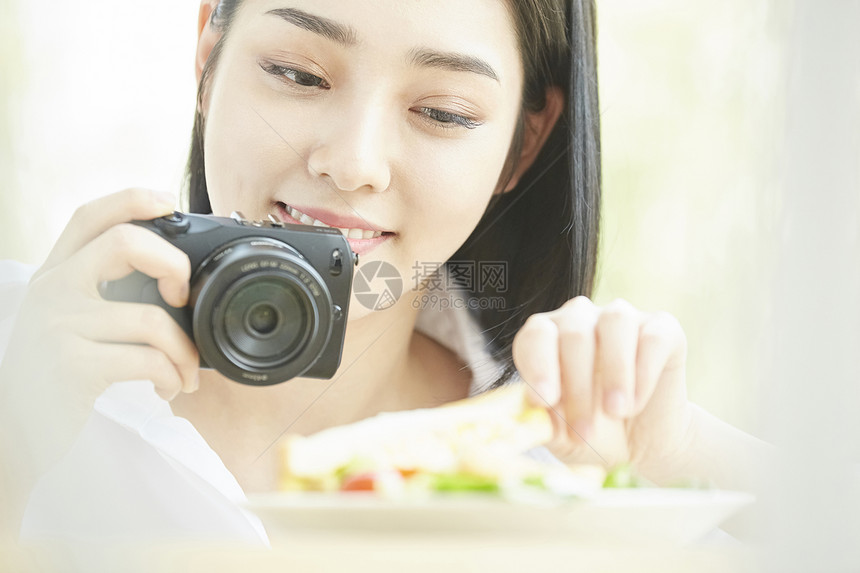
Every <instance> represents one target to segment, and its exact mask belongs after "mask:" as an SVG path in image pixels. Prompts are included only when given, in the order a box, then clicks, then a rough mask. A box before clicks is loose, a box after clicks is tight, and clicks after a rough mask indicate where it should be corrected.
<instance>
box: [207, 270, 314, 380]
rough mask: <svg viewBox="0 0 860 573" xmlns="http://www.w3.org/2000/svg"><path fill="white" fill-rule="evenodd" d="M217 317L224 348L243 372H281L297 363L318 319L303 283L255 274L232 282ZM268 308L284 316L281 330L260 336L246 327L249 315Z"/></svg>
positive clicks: (279, 275) (217, 332)
mask: <svg viewBox="0 0 860 573" xmlns="http://www.w3.org/2000/svg"><path fill="white" fill-rule="evenodd" d="M222 301H223V302H222V304H220V305H219V307H218V309H217V310H216V312H215V316H214V321H213V323H214V325H215V327H216V330H215V340H216V341H217V343H218V347H219V348H220V350H221V351H222V352H223V353H224V354H225V355H227V356H228V358H230V360H231V361H232V362H234V363H235V364H237V365H242V367H244V368H256V369H270V368H277V367H278V366H280V365H282V364H286V363H287V362H289V361H290V360H293V359H295V357H296V356H298V355H299V354H300V353H301V352H302V350H303V349H304V348H305V346H307V343H308V342H309V341H310V339H311V337H313V335H314V332H315V327H314V325H315V322H316V317H317V315H318V313H317V310H316V308H315V305H314V304H313V301H312V300H311V294H310V293H309V292H308V289H307V288H306V287H305V285H304V284H302V283H301V281H298V280H296V278H295V277H294V276H292V275H289V274H284V273H277V274H274V273H252V274H249V275H247V276H244V277H242V278H241V279H239V280H237V281H236V282H235V283H233V284H232V285H231V286H230V287H229V288H228V289H227V290H226V291H225V292H224V295H223V297H222ZM261 306H263V307H265V306H269V307H271V308H272V309H273V310H274V314H275V316H278V315H280V316H283V317H285V319H284V320H282V321H279V328H277V329H275V330H273V331H272V332H271V333H269V334H268V335H263V336H260V335H259V334H258V333H256V332H254V331H253V329H251V328H248V326H249V325H248V315H249V314H250V312H251V310H252V309H253V308H256V307H261Z"/></svg>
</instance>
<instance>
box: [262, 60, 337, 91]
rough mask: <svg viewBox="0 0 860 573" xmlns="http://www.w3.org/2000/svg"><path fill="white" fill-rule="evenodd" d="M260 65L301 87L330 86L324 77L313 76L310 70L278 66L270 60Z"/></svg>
mask: <svg viewBox="0 0 860 573" xmlns="http://www.w3.org/2000/svg"><path fill="white" fill-rule="evenodd" d="M260 66H261V67H262V68H263V70H265V71H266V72H267V73H270V74H272V75H273V76H278V77H281V78H285V79H287V80H289V81H291V82H292V83H294V84H296V85H299V86H302V87H308V88H320V89H326V90H327V89H329V88H330V87H331V86H329V85H328V82H326V81H325V80H324V79H322V78H321V77H319V76H315V75H314V74H312V73H310V72H305V71H303V70H297V69H295V68H290V67H287V66H279V65H278V64H273V63H271V62H266V63H261V64H260Z"/></svg>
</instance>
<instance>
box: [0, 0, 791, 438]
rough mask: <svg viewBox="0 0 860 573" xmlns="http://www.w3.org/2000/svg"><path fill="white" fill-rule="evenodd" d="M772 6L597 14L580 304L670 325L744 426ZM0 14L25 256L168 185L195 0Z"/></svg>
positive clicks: (776, 48)
mask: <svg viewBox="0 0 860 573" xmlns="http://www.w3.org/2000/svg"><path fill="white" fill-rule="evenodd" d="M787 6H788V4H787V3H776V2H770V1H767V0H743V1H742V0H699V1H697V2H689V1H686V0H612V1H599V2H598V18H599V59H600V82H601V108H602V121H603V168H604V194H605V195H604V197H605V202H604V211H603V212H604V221H603V238H602V244H601V259H600V270H599V275H598V283H597V290H596V295H595V299H596V300H597V302H598V303H601V304H602V303H606V302H608V301H610V300H612V299H614V298H616V297H622V298H625V299H627V300H629V301H630V302H632V303H633V304H634V305H636V306H637V307H639V308H641V309H644V310H653V311H656V310H665V311H668V312H670V313H672V314H674V315H675V316H677V317H678V318H679V320H680V321H681V323H682V324H683V326H684V328H685V331H686V333H687V337H688V341H689V368H688V384H689V392H690V395H691V397H692V399H693V400H694V401H696V402H698V403H700V404H701V405H703V406H704V407H705V408H707V409H708V410H710V411H712V412H714V413H715V414H717V415H719V416H720V417H722V418H724V419H726V420H727V421H729V422H731V423H733V424H735V425H737V426H739V427H741V428H743V429H745V430H748V431H751V432H754V433H755V432H756V431H757V430H758V420H757V416H756V403H757V398H758V393H759V391H760V380H761V378H762V376H763V375H764V372H763V366H762V365H763V364H764V363H765V362H766V360H765V359H766V358H767V356H768V353H769V352H770V351H771V350H770V347H769V343H768V340H767V337H766V336H765V335H766V333H767V332H768V330H767V327H768V325H769V324H770V320H771V314H770V313H771V309H770V306H769V296H768V294H769V292H770V291H769V287H770V281H771V275H772V272H773V268H772V266H773V265H772V261H773V253H774V248H775V244H774V241H775V238H774V233H775V221H776V213H777V210H778V207H779V205H778V202H779V201H778V193H777V192H776V188H777V184H776V181H777V179H776V176H775V174H776V173H777V169H778V165H776V162H777V158H776V154H775V153H774V152H773V148H774V143H775V142H776V141H777V140H778V138H779V135H780V129H781V126H782V125H783V123H782V115H781V109H782V106H783V97H784V95H783V94H784V85H783V84H784V82H785V80H784V73H783V72H782V67H783V52H784V49H783V37H784V32H785V30H786V27H787V22H788V21H789V19H790V14H789V13H788V8H787ZM166 14H170V17H169V18H168V17H165V15H166ZM0 16H2V17H0V26H2V28H0V82H2V83H0V111H2V113H0V187H2V195H0V258H14V259H18V260H22V261H26V262H30V263H34V264H38V263H39V262H40V261H41V260H43V259H44V257H45V256H46V255H47V253H48V251H49V250H50V246H51V245H52V244H53V242H54V240H55V239H56V237H57V236H58V235H59V233H60V231H61V230H62V228H63V226H64V225H65V223H66V221H67V220H68V217H69V216H70V215H71V212H72V211H73V210H74V208H75V207H77V206H78V205H80V204H81V203H83V202H86V201H88V200H91V199H93V198H95V197H98V196H101V195H104V194H106V193H109V192H112V191H115V190H119V189H122V188H125V187H128V186H131V185H135V186H143V187H151V188H156V189H166V190H173V191H177V190H178V189H179V186H180V184H181V181H182V169H183V165H184V161H185V156H186V155H185V154H186V148H187V143H188V140H189V135H190V126H191V119H192V113H193V109H194V108H193V106H194V90H195V86H194V77H193V55H194V46H195V41H196V37H195V31H196V23H197V2H194V1H193V0H184V1H182V2H176V0H153V1H152V2H148V3H147V6H146V9H145V10H142V9H140V6H139V5H135V4H132V3H122V2H113V1H111V0H91V1H90V2H87V3H66V2H63V3H53V4H52V6H51V9H50V10H47V9H46V8H45V7H44V6H40V5H37V4H36V3H25V2H24V1H23V0H0ZM106 48H108V49H106Z"/></svg>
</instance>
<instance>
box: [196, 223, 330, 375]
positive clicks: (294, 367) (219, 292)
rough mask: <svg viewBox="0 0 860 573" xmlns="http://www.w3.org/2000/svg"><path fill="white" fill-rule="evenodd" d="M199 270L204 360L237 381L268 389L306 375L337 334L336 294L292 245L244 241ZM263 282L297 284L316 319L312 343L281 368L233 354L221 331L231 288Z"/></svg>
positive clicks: (198, 322)
mask: <svg viewBox="0 0 860 573" xmlns="http://www.w3.org/2000/svg"><path fill="white" fill-rule="evenodd" d="M198 269H199V270H198V272H197V273H195V276H194V278H193V279H192V289H191V291H192V297H193V301H194V302H193V304H192V306H193V309H194V310H193V316H192V325H193V331H194V338H195V341H196V342H197V347H198V350H199V351H200V356H201V361H203V362H204V363H205V364H207V365H208V366H210V367H212V368H215V369H217V370H218V371H219V372H221V373H222V374H224V375H225V376H227V377H229V378H231V379H233V380H236V381H237V382H242V383H244V384H252V385H259V386H265V385H270V384H277V383H280V382H283V381H284V380H289V379H290V378H293V377H296V376H301V375H302V373H304V372H305V371H306V370H308V369H309V368H311V367H312V366H313V365H314V363H315V362H316V360H317V359H318V358H319V357H320V355H321V354H322V352H323V351H324V350H325V348H326V345H327V344H328V341H329V338H330V337H331V335H332V330H333V315H332V304H333V303H332V298H331V293H330V292H329V290H328V288H327V286H326V283H325V281H323V279H322V278H321V277H320V275H319V273H318V272H317V271H316V269H315V268H314V267H313V266H312V265H311V264H310V263H309V262H308V261H306V260H305V259H304V258H303V257H302V256H301V255H300V254H299V253H298V252H296V251H295V250H294V249H293V248H292V247H290V246H289V245H286V244H285V243H282V242H280V241H276V240H274V239H263V238H260V237H251V238H243V239H238V240H236V241H232V242H230V243H228V244H226V245H224V246H222V247H220V248H219V249H217V250H215V251H213V252H212V254H211V255H210V256H209V257H208V258H207V259H206V261H204V262H203V263H201V264H200V266H199V267H198ZM263 277H269V278H273V277H274V278H275V280H289V281H291V282H292V283H293V284H294V285H295V286H296V287H297V292H298V291H301V292H303V293H304V295H303V296H302V297H301V298H303V299H305V300H306V301H307V304H308V309H309V310H308V312H309V313H310V316H311V317H312V320H310V321H309V323H310V325H311V327H312V328H311V331H310V334H309V336H308V340H307V343H306V344H305V345H304V346H303V347H302V348H301V349H300V350H299V352H297V353H296V354H295V356H294V357H292V358H291V359H289V360H287V361H285V362H283V363H279V364H269V365H255V364H249V363H247V362H246V361H244V360H243V359H242V358H241V357H240V356H236V355H234V353H232V352H230V351H229V346H230V345H229V344H225V341H224V339H223V337H222V336H221V333H219V328H218V326H219V324H222V325H223V322H222V321H223V311H224V305H225V304H226V303H227V302H228V300H229V299H225V295H226V294H227V291H228V290H230V286H231V285H235V284H236V283H237V282H239V281H244V280H249V279H252V278H253V280H257V279H262V278H263ZM219 317H221V318H219ZM222 332H223V330H222Z"/></svg>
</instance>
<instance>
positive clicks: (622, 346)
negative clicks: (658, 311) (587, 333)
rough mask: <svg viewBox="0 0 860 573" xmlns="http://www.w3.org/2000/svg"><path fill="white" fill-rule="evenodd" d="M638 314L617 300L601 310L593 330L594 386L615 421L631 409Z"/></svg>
mask: <svg viewBox="0 0 860 573" xmlns="http://www.w3.org/2000/svg"><path fill="white" fill-rule="evenodd" d="M639 314H640V313H639V311H637V310H636V309H635V308H633V306H632V305H631V304H630V303H628V302H626V301H624V300H620V299H619V300H616V301H614V302H612V303H610V304H609V305H607V306H606V307H604V309H603V311H602V312H601V313H600V316H599V318H598V320H597V325H596V327H595V330H596V333H597V348H596V358H595V377H596V380H595V387H596V391H597V392H599V393H600V395H602V407H603V410H604V411H605V412H606V413H607V414H608V415H610V416H613V417H615V418H624V417H627V416H629V415H630V412H631V411H632V409H633V397H634V393H635V384H636V378H635V376H636V345H637V342H638V339H639V322H640V318H639Z"/></svg>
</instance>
